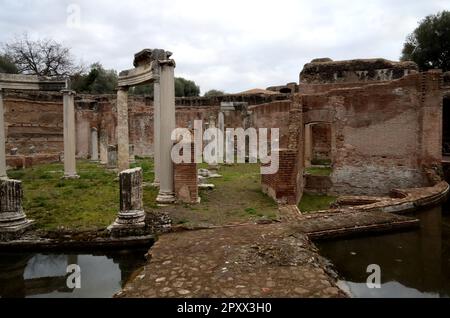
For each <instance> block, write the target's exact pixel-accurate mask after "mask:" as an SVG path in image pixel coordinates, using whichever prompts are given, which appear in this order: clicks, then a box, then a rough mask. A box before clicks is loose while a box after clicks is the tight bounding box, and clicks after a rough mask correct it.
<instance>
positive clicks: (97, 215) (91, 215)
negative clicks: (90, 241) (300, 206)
mask: <svg viewBox="0 0 450 318" xmlns="http://www.w3.org/2000/svg"><path fill="white" fill-rule="evenodd" d="M133 166H139V167H142V168H143V171H144V182H145V186H144V197H143V201H144V207H145V209H146V210H147V211H148V210H152V209H159V210H162V211H167V212H168V213H170V215H171V216H172V218H173V221H174V224H184V225H187V226H201V225H223V224H229V223H234V222H246V221H250V220H255V219H260V218H265V219H273V218H276V217H277V206H276V204H275V203H274V202H273V201H272V200H271V199H270V198H269V197H267V196H265V195H264V194H263V193H261V185H260V175H259V166H258V165H249V164H242V165H234V166H229V167H228V166H224V167H221V169H220V174H222V175H223V177H222V178H218V179H211V180H210V181H211V182H212V183H214V184H215V186H216V187H215V189H214V190H204V191H201V192H200V196H201V198H202V203H201V204H199V205H187V204H177V205H173V206H167V207H158V206H157V205H156V202H155V199H156V196H157V193H158V189H156V188H154V187H152V186H151V185H150V183H151V182H152V181H153V177H154V175H153V161H152V160H150V159H137V162H136V164H134V165H133ZM77 170H78V174H79V175H80V179H78V180H62V179H61V177H62V175H63V165H62V164H60V163H54V164H44V165H39V166H35V167H32V168H27V169H22V170H10V171H8V175H9V177H10V178H13V179H18V180H21V181H22V182H23V191H24V202H23V208H24V211H25V213H26V214H27V216H28V217H29V218H31V219H34V220H35V221H36V226H37V227H38V228H40V229H45V230H56V229H59V228H65V229H72V230H95V229H99V228H105V227H107V226H108V225H109V224H111V223H112V222H113V221H114V219H115V218H116V216H117V212H118V208H119V183H118V178H117V173H115V172H113V171H110V170H107V169H105V168H104V167H103V166H102V165H100V164H97V163H92V162H89V161H78V162H77Z"/></svg>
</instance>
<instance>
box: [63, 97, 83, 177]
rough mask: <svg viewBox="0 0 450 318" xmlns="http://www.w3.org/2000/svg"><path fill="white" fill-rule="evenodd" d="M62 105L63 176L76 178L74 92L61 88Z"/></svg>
mask: <svg viewBox="0 0 450 318" xmlns="http://www.w3.org/2000/svg"><path fill="white" fill-rule="evenodd" d="M62 93H63V105H64V106H63V107H64V178H65V179H77V178H79V176H78V175H77V168H76V158H75V151H76V144H75V92H74V91H72V90H63V91H62Z"/></svg>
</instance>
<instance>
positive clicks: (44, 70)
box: [4, 34, 81, 76]
mask: <svg viewBox="0 0 450 318" xmlns="http://www.w3.org/2000/svg"><path fill="white" fill-rule="evenodd" d="M4 53H5V55H7V56H9V58H10V59H11V61H12V62H13V63H14V64H15V65H16V67H17V70H18V72H19V73H23V74H34V75H41V76H55V75H72V74H75V73H76V72H79V71H81V67H80V66H76V65H75V62H74V59H73V57H72V55H71V54H70V49H69V48H67V47H64V46H63V45H62V44H60V43H58V42H56V41H54V40H51V39H40V40H36V41H33V40H30V39H29V38H28V35H27V34H24V35H23V36H22V37H18V38H16V39H15V40H13V41H11V42H9V43H6V44H5V45H4Z"/></svg>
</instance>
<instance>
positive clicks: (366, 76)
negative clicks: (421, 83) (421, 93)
mask: <svg viewBox="0 0 450 318" xmlns="http://www.w3.org/2000/svg"><path fill="white" fill-rule="evenodd" d="M417 72H418V67H417V65H416V64H415V63H413V62H393V61H388V60H385V59H380V58H378V59H357V60H347V61H332V60H330V59H317V60H313V61H311V63H308V64H306V65H305V66H304V68H303V70H302V72H301V73H300V85H299V88H298V90H299V92H300V93H305V94H311V93H323V92H326V91H329V90H331V89H340V88H350V87H355V86H365V85H369V84H372V83H374V82H388V81H392V80H396V79H399V78H402V77H404V76H406V75H409V74H414V73H417Z"/></svg>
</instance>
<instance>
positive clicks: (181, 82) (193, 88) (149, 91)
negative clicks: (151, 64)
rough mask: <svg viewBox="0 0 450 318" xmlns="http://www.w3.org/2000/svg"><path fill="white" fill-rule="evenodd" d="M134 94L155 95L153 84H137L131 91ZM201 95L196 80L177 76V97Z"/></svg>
mask: <svg viewBox="0 0 450 318" xmlns="http://www.w3.org/2000/svg"><path fill="white" fill-rule="evenodd" d="M130 92H131V94H134V95H150V96H153V85H152V84H145V85H139V86H135V87H134V88H133V89H132V90H131V91H130ZM199 95H200V87H198V86H197V85H196V84H195V82H193V81H190V80H186V79H184V78H182V77H175V96H176V97H192V96H199Z"/></svg>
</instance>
